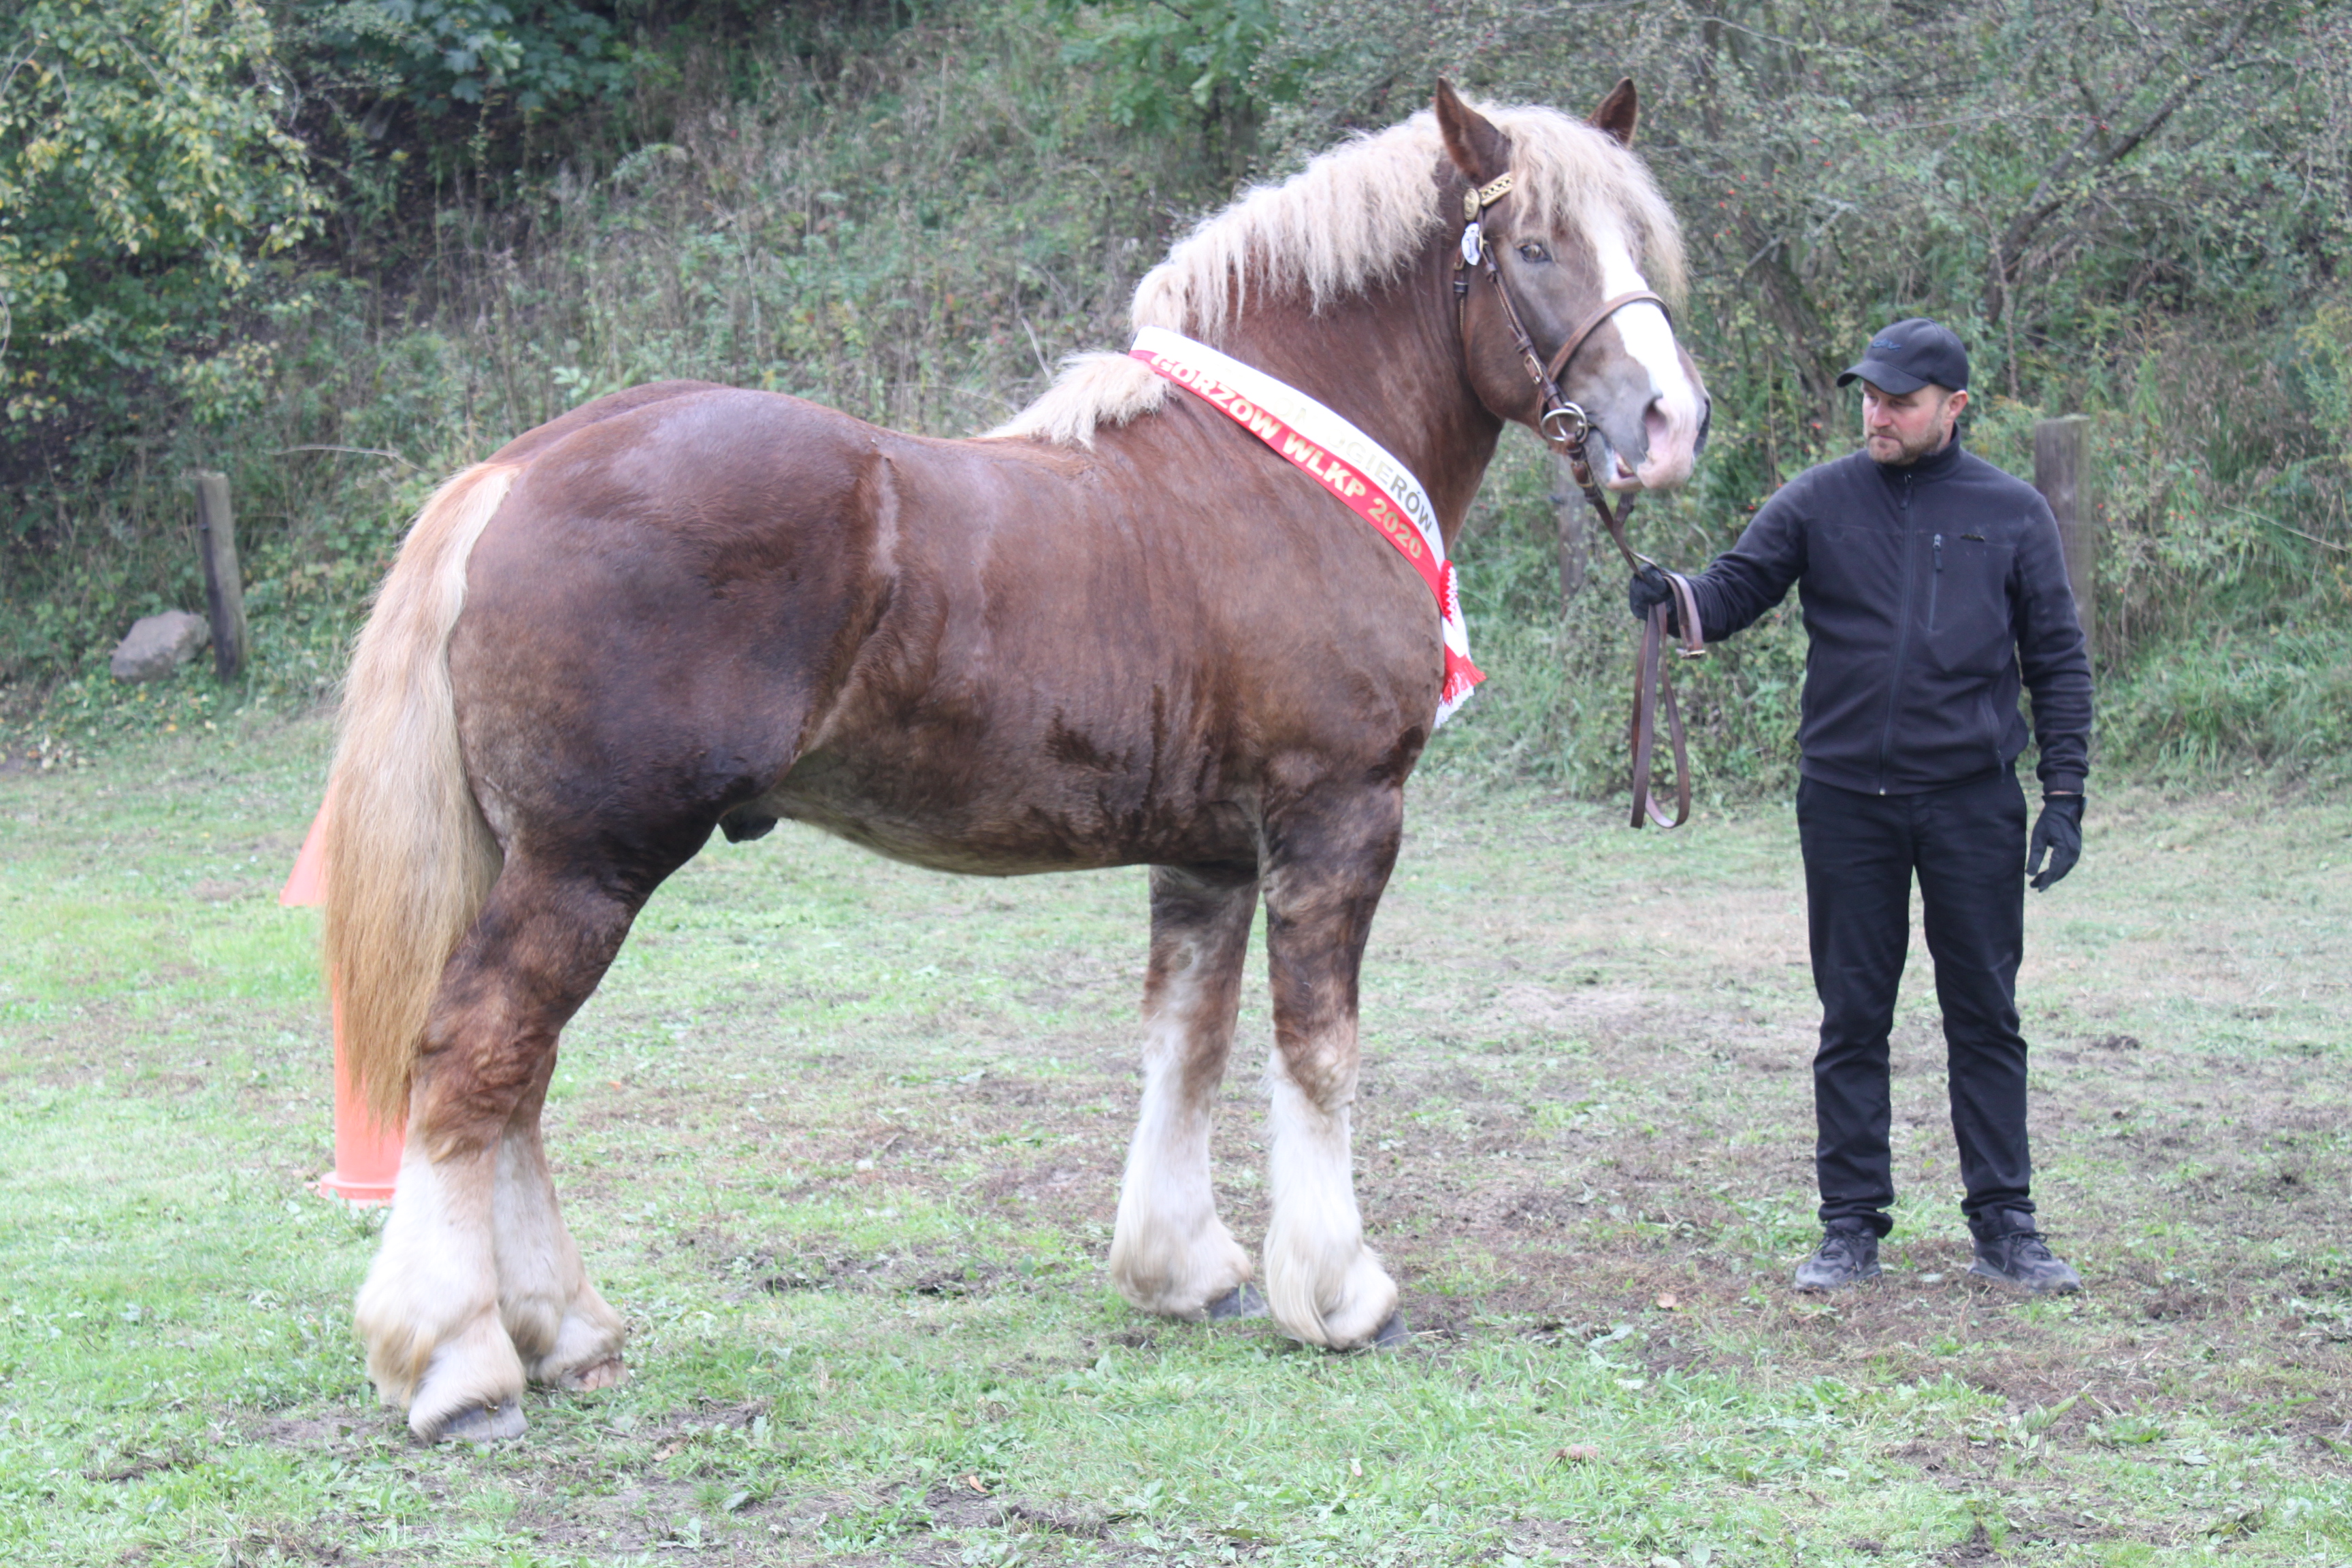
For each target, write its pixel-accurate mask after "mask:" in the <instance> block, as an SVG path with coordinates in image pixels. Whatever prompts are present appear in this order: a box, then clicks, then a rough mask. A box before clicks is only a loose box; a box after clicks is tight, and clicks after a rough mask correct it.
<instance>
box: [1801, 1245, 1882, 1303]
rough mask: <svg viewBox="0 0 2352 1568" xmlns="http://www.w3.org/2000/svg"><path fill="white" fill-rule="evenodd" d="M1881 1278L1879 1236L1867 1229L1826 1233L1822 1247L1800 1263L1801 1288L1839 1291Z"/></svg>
mask: <svg viewBox="0 0 2352 1568" xmlns="http://www.w3.org/2000/svg"><path fill="white" fill-rule="evenodd" d="M1877 1278H1878V1237H1874V1236H1873V1235H1871V1234H1870V1232H1868V1231H1866V1230H1829V1231H1824V1232H1822V1245H1821V1249H1820V1250H1819V1251H1817V1252H1815V1253H1814V1254H1813V1255H1812V1256H1811V1258H1806V1259H1805V1260H1804V1261H1803V1262H1802V1263H1800V1264H1798V1265H1797V1289H1800V1290H1838V1289H1843V1288H1845V1287H1846V1286H1848V1285H1859V1284H1861V1283H1862V1282H1863V1281H1864V1280H1865V1279H1877Z"/></svg>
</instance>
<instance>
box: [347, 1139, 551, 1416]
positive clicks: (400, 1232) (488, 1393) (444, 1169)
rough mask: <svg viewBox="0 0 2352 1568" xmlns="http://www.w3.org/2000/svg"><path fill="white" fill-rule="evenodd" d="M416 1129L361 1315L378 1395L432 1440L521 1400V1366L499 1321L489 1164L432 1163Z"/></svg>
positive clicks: (361, 1302)
mask: <svg viewBox="0 0 2352 1568" xmlns="http://www.w3.org/2000/svg"><path fill="white" fill-rule="evenodd" d="M413 1126H414V1124H413V1123H412V1135H411V1137H410V1138H409V1141H408V1149H407V1152H406V1153H405V1155H404V1157H403V1158H402V1160H401V1163H400V1180H399V1184H398V1186H397V1187H396V1188H395V1189H394V1197H393V1205H392V1217H391V1218H390V1219H389V1220H388V1221H386V1222H385V1224H384V1227H383V1247H381V1248H379V1249H378V1251H377V1253H376V1255H375V1262H374V1264H373V1266H372V1267H371V1268H369V1269H368V1277H367V1283H366V1284H364V1285H362V1287H361V1288H360V1300H359V1309H358V1311H357V1313H356V1314H355V1316H356V1320H357V1327H358V1330H359V1334H360V1338H361V1339H362V1341H363V1342H365V1343H366V1345H367V1349H368V1375H369V1376H370V1377H372V1378H373V1379H374V1380H375V1386H376V1392H377V1394H380V1395H381V1396H382V1397H383V1402H384V1403H385V1404H386V1405H394V1406H395V1407H404V1408H406V1409H407V1411H408V1425H409V1427H410V1429H411V1430H413V1431H415V1432H416V1433H417V1434H418V1435H419V1436H430V1435H434V1434H437V1433H438V1432H439V1430H440V1428H441V1426H443V1425H444V1424H445V1423H446V1421H447V1420H448V1418H449V1417H450V1416H451V1415H455V1414H457V1413H458V1412H461V1411H464V1410H467V1409H469V1408H477V1407H480V1406H483V1405H497V1404H499V1402H501V1401H502V1400H505V1399H508V1398H510V1397H512V1396H513V1395H515V1394H520V1392H521V1391H522V1384H523V1369H522V1362H521V1360H520V1357H518V1356H517V1355H516V1354H515V1348H514V1342H513V1341H511V1340H509V1338H508V1337H507V1331H506V1329H505V1327H504V1326H503V1325H502V1324H501V1323H500V1322H499V1310H498V1300H497V1294H496V1290H497V1283H496V1282H497V1278H498V1275H497V1261H496V1257H495V1254H494V1252H493V1249H492V1245H491V1239H490V1207H491V1205H490V1194H489V1191H488V1188H489V1186H490V1184H491V1183H492V1182H493V1180H494V1172H493V1169H492V1160H491V1159H490V1158H489V1157H483V1158H479V1159H475V1160H467V1161H462V1162H459V1161H453V1162H451V1163H449V1164H448V1165H446V1166H444V1165H438V1164H436V1163H434V1162H433V1161H432V1160H430V1159H428V1158H427V1157H426V1155H425V1150H424V1148H423V1143H424V1140H423V1139H421V1138H419V1137H416V1136H415V1135H414V1131H413Z"/></svg>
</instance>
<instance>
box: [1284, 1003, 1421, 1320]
mask: <svg viewBox="0 0 2352 1568" xmlns="http://www.w3.org/2000/svg"><path fill="white" fill-rule="evenodd" d="M1267 1078H1268V1079H1269V1082H1268V1086H1267V1087H1268V1090H1269V1100H1270V1101H1271V1103H1270V1104H1269V1105H1268V1107H1267V1110H1266V1127H1267V1131H1268V1134H1269V1143H1270V1145H1271V1147H1270V1149H1269V1152H1268V1155H1267V1161H1266V1166H1267V1173H1268V1185H1269V1186H1270V1187H1271V1188H1272V1196H1273V1199H1274V1217H1273V1222H1272V1224H1271V1225H1270V1226H1268V1227H1267V1229H1266V1233H1265V1301H1266V1308H1267V1310H1269V1311H1271V1312H1272V1313H1273V1314H1274V1321H1275V1322H1276V1324H1277V1325H1279V1326H1280V1327H1281V1329H1282V1331H1284V1332H1285V1333H1286V1334H1289V1335H1291V1336H1292V1337H1293V1338H1295V1339H1300V1340H1304V1341H1306V1342H1307V1343H1309V1344H1318V1345H1330V1346H1333V1347H1335V1348H1338V1349H1342V1350H1345V1349H1349V1348H1350V1347H1353V1346H1356V1345H1360V1344H1367V1343H1369V1342H1370V1341H1371V1338H1372V1336H1373V1335H1374V1334H1376V1333H1378V1332H1379V1331H1380V1330H1381V1325H1382V1324H1384V1323H1386V1322H1387V1321H1389V1319H1390V1318H1391V1316H1393V1315H1394V1314H1395V1312H1396V1301H1397V1291H1396V1283H1395V1281H1393V1280H1391V1279H1390V1278H1389V1277H1388V1272H1387V1270H1385V1269H1383V1268H1381V1260H1380V1258H1378V1257H1377V1256H1376V1255H1375V1254H1374V1253H1373V1251H1372V1249H1371V1248H1370V1247H1366V1246H1365V1245H1364V1224H1363V1218H1362V1216H1361V1215H1360V1213H1359V1212H1358V1210H1357V1208H1356V1185H1355V1177H1354V1172H1353V1170H1352V1168H1351V1165H1350V1161H1349V1120H1350V1118H1349V1106H1348V1097H1347V1096H1345V1095H1342V1096H1339V1097H1337V1103H1335V1104H1333V1105H1331V1106H1329V1107H1328V1108H1327V1107H1324V1106H1318V1105H1317V1104H1316V1103H1315V1102H1314V1100H1311V1099H1310V1098H1309V1097H1308V1096H1307V1093H1306V1091H1305V1090H1303V1089H1300V1088H1299V1087H1298V1085H1297V1083H1295V1082H1293V1081H1292V1079H1291V1078H1290V1075H1289V1073H1288V1072H1287V1071H1286V1070H1285V1068H1284V1066H1283V1061H1282V1054H1281V1052H1280V1051H1279V1050H1278V1049H1277V1050H1276V1053H1275V1058H1274V1061H1273V1064H1272V1066H1271V1067H1270V1068H1269V1069H1268V1072H1267Z"/></svg>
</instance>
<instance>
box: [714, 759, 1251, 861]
mask: <svg viewBox="0 0 2352 1568" xmlns="http://www.w3.org/2000/svg"><path fill="white" fill-rule="evenodd" d="M1089 785H1091V786H1092V787H1089ZM746 809H747V810H749V811H751V812H753V813H754V814H766V815H772V816H777V817H781V818H782V819H785V820H787V821H793V822H802V823H806V824H808V825H809V826H813V827H817V828H821V829H823V830H824V832H827V833H831V834H833V835H835V837H841V838H845V839H848V840H849V841H850V842H851V843H853V844H858V845H862V846H864V847H866V848H868V849H871V850H873V851H874V852H875V853H877V854H878V855H886V856H887V857H889V858H891V859H893V860H901V861H905V862H907V863H908V864H909V865H915V866H922V867H926V868H929V869H931V870H935V871H952V872H957V873H961V874H962V875H967V876H982V877H1017V876H1026V875H1029V874H1032V873H1034V872H1041V871H1082V870H1094V869H1099V868H1103V867H1107V866H1133V865H1144V864H1154V865H1206V864H1228V863H1235V862H1254V861H1255V858H1256V838H1255V829H1254V828H1253V827H1252V826H1251V818H1250V814H1249V812H1248V810H1247V808H1246V807H1245V805H1244V803H1242V802H1239V801H1234V800H1224V799H1212V798H1205V797H1202V796H1198V795H1193V796H1189V797H1182V798H1179V797H1175V796H1172V795H1170V794H1168V793H1166V792H1162V791H1158V790H1154V789H1153V788H1152V787H1151V781H1150V780H1148V779H1132V778H1120V779H1108V778H1097V779H1092V780H1089V779H1086V778H1083V777H1076V778H1073V777H1059V776H1055V773H1053V772H1052V771H1051V770H1047V771H1045V773H1044V776H1040V774H1039V772H1038V771H1036V770H1032V771H1030V772H1029V773H1027V774H1026V775H1025V776H1024V777H1022V778H1020V779H1018V780H1013V779H1007V778H1003V777H992V778H984V779H968V778H959V777H955V776H952V775H949V774H943V773H940V772H939V771H936V770H930V769H918V768H887V769H878V768H876V767H873V766H872V765H870V764H866V765H861V764H860V763H856V762H853V761H852V760H850V759H847V758H845V757H841V756H838V755H826V754H823V753H820V754H817V755H814V756H809V757H804V758H803V759H802V760H801V762H800V763H798V764H796V765H795V766H794V767H793V770H792V772H791V773H790V774H789V775H787V776H786V778H785V779H784V780H783V782H782V784H780V785H779V786H778V787H777V788H776V789H774V790H772V791H771V792H770V793H769V794H768V795H766V796H765V797H763V798H762V799H761V800H760V801H756V802H754V803H752V805H751V806H750V807H747V808H746Z"/></svg>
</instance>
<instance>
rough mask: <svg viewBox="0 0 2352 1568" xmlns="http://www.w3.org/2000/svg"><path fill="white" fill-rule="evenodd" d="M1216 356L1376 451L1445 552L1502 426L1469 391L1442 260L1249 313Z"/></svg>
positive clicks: (1476, 486)
mask: <svg viewBox="0 0 2352 1568" xmlns="http://www.w3.org/2000/svg"><path fill="white" fill-rule="evenodd" d="M1223 346H1224V349H1225V352H1226V353H1230V354H1232V355H1233V356H1234V358H1236V359H1239V360H1241V361H1243V362H1244V363H1248V364H1253V365H1255V366H1256V367H1257V368H1258V369H1260V370H1263V371H1265V373H1266V374H1269V375H1275V376H1279V377H1281V378H1282V379H1283V380H1284V381H1286V382H1288V383H1289V384H1291V385H1293V386H1295V387H1297V388H1298V389H1299V390H1300V391H1301V392H1304V393H1307V395H1310V396H1312V397H1314V398H1315V399H1316V400H1317V401H1318V402H1320V403H1322V404H1323V405H1325V406H1327V407H1328V408H1329V409H1331V411H1332V412H1334V413H1336V414H1338V415H1339V416H1341V417H1342V418H1344V419H1346V420H1348V421H1349V423H1351V424H1353V425H1354V426H1356V427H1357V428H1358V429H1360V430H1361V431H1363V432H1364V433H1365V434H1366V435H1368V436H1370V437H1371V438H1372V439H1373V440H1375V441H1378V442H1379V443H1380V444H1381V446H1383V447H1387V448H1388V449H1389V451H1390V452H1391V453H1392V454H1393V455H1394V456H1395V457H1396V458H1397V459H1398V460H1399V461H1400V462H1402V463H1403V464H1404V466H1405V467H1406V468H1411V469H1412V473H1413V477H1414V478H1415V479H1419V480H1420V481H1421V483H1422V488H1423V489H1426V490H1427V491H1428V492H1429V500H1430V504H1431V505H1432V506H1433V507H1435V508H1436V509H1437V518H1438V524H1439V526H1440V528H1441V529H1443V531H1444V534H1445V542H1446V546H1447V548H1448V549H1449V550H1450V549H1451V548H1452V547H1453V543H1454V535H1455V533H1457V532H1458V531H1460V530H1461V527H1462V520H1463V518H1464V516H1465V514H1467V513H1468V511H1469V510H1470V501H1471V498H1472V497H1474V496H1475V495H1476V494H1477V493H1478V483H1479V481H1480V480H1481V479H1484V478H1485V477H1486V465H1487V463H1488V462H1489V461H1490V460H1491V459H1492V458H1494V455H1495V441H1496V437H1498V436H1499V435H1500V434H1501V433H1502V422H1501V421H1500V420H1498V419H1496V417H1495V416H1494V415H1492V414H1490V413H1488V412H1487V410H1486V406H1485V405H1483V404H1481V403H1480V402H1479V401H1478V398H1477V395H1476V394H1475V393H1474V392H1473V391H1472V390H1471V388H1470V382H1469V378H1468V376H1467V375H1466V374H1465V372H1464V368H1463V363H1462V342H1461V331H1460V328H1459V326H1458V324H1457V322H1456V321H1455V318H1454V295H1453V291H1452V290H1451V289H1448V288H1447V287H1446V284H1445V277H1444V258H1423V262H1422V264H1421V265H1418V266H1416V267H1414V268H1412V271H1410V272H1409V273H1407V274H1406V275H1405V276H1403V277H1402V278H1400V279H1397V280H1396V281H1395V282H1393V283H1391V284H1390V285H1388V286H1387V287H1385V288H1381V289H1375V290H1373V291H1371V292H1370V293H1366V294H1361V295H1357V296H1354V297H1352V298H1349V299H1347V300H1339V301H1336V302H1334V303H1332V304H1329V305H1327V306H1325V307H1324V309H1323V310H1322V311H1321V312H1320V313H1319V314H1317V315H1312V316H1310V315H1308V314H1307V310H1306V307H1305V306H1304V305H1297V306H1283V307H1278V308H1275V309H1270V310H1251V311H1249V312H1248V313H1247V314H1246V315H1244V316H1243V317H1242V318H1241V319H1240V320H1238V321H1235V322H1234V326H1233V328H1232V330H1231V331H1228V332H1227V334H1226V335H1225V339H1224V344H1223Z"/></svg>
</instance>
